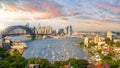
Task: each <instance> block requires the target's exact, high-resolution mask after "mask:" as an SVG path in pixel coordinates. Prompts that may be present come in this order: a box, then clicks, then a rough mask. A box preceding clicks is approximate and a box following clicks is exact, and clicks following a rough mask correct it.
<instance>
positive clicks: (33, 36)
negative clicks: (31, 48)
mask: <svg viewBox="0 0 120 68" xmlns="http://www.w3.org/2000/svg"><path fill="white" fill-rule="evenodd" d="M18 28H20V29H23V30H26V34H29V35H31V37H32V39H35V38H36V36H37V37H38V36H45V35H47V36H48V35H50V34H36V33H35V30H32V29H31V28H29V27H25V26H21V25H16V26H10V27H8V28H6V29H5V30H4V31H3V32H2V34H1V37H2V38H4V37H6V36H19V35H25V33H17V34H10V32H11V31H13V30H15V29H18Z"/></svg>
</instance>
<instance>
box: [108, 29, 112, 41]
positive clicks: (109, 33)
mask: <svg viewBox="0 0 120 68" xmlns="http://www.w3.org/2000/svg"><path fill="white" fill-rule="evenodd" d="M107 38H109V39H110V40H112V32H111V31H109V32H107Z"/></svg>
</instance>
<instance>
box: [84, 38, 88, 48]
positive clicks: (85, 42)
mask: <svg viewBox="0 0 120 68" xmlns="http://www.w3.org/2000/svg"><path fill="white" fill-rule="evenodd" d="M88 43H89V39H88V37H85V38H84V44H85V45H86V46H88Z"/></svg>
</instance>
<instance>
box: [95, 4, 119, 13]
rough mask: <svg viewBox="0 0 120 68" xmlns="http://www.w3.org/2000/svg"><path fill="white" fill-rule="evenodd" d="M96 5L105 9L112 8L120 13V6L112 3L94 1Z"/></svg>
mask: <svg viewBox="0 0 120 68" xmlns="http://www.w3.org/2000/svg"><path fill="white" fill-rule="evenodd" d="M94 5H96V6H98V7H100V8H103V9H110V10H112V11H114V12H117V13H120V6H114V5H110V4H105V3H98V2H96V3H94Z"/></svg>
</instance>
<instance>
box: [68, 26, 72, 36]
mask: <svg viewBox="0 0 120 68" xmlns="http://www.w3.org/2000/svg"><path fill="white" fill-rule="evenodd" d="M67 33H68V34H69V35H71V34H72V26H71V25H70V26H67Z"/></svg>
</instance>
